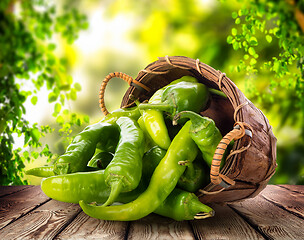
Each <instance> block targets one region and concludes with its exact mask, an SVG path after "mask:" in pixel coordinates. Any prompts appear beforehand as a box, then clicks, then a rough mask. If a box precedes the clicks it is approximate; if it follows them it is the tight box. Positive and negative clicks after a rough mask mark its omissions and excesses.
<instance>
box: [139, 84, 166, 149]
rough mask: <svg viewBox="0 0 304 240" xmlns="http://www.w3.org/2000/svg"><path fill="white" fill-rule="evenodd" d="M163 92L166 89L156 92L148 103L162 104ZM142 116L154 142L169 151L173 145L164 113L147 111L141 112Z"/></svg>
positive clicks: (154, 110)
mask: <svg viewBox="0 0 304 240" xmlns="http://www.w3.org/2000/svg"><path fill="white" fill-rule="evenodd" d="M163 91H164V88H162V89H159V90H158V91H156V92H155V93H154V94H153V96H152V97H151V98H150V99H149V102H148V103H149V104H157V103H160V102H161V95H162V93H163ZM141 115H142V121H143V123H144V126H145V128H146V131H147V132H148V134H149V136H150V137H151V139H152V141H153V142H155V144H156V145H158V146H160V147H161V148H163V149H168V148H169V146H170V144H171V139H170V137H169V134H168V130H167V127H166V124H165V121H164V117H163V112H162V111H159V110H157V109H147V110H144V111H141Z"/></svg>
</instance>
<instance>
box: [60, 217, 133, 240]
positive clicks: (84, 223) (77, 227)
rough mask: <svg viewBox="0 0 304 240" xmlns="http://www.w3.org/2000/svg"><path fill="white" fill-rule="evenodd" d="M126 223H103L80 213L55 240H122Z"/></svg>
mask: <svg viewBox="0 0 304 240" xmlns="http://www.w3.org/2000/svg"><path fill="white" fill-rule="evenodd" d="M127 226H128V223H127V222H117V221H116V222H115V221H103V220H98V219H95V218H92V217H89V216H88V215H86V214H85V213H84V212H81V213H80V214H79V215H78V216H77V217H76V218H75V219H74V220H73V222H71V223H70V224H69V225H68V226H67V227H66V228H65V229H64V230H63V231H62V232H61V233H60V234H59V235H57V237H56V238H55V239H107V240H115V239H124V237H125V235H126V230H127Z"/></svg>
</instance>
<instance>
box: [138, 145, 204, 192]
mask: <svg viewBox="0 0 304 240" xmlns="http://www.w3.org/2000/svg"><path fill="white" fill-rule="evenodd" d="M165 155H166V150H164V149H162V148H160V147H158V146H155V147H153V148H151V149H150V150H149V151H148V152H146V153H145V154H144V157H143V176H145V177H146V178H148V179H150V178H151V176H152V174H153V172H154V170H155V168H156V167H157V165H158V164H159V163H160V161H161V160H162V159H163V158H164V156H165ZM200 158H201V157H200V156H197V158H196V159H195V160H194V161H193V163H189V162H187V163H186V164H185V166H186V170H185V172H184V173H183V174H182V175H181V177H180V178H179V180H178V182H177V187H179V188H181V189H183V190H185V191H188V192H196V191H197V190H198V189H200V188H201V187H202V186H203V183H204V181H205V180H206V176H205V172H204V167H203V164H202V161H201V159H200Z"/></svg>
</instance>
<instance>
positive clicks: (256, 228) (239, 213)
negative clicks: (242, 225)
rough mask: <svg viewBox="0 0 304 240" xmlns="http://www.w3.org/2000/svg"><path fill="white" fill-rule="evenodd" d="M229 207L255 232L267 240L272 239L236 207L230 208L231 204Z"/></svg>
mask: <svg viewBox="0 0 304 240" xmlns="http://www.w3.org/2000/svg"><path fill="white" fill-rule="evenodd" d="M227 206H229V207H230V208H231V209H232V210H233V211H234V212H236V213H237V214H238V215H239V216H240V217H241V218H243V219H244V221H245V222H247V223H248V224H249V225H250V226H251V227H252V228H253V229H254V230H255V231H257V232H258V233H260V234H261V235H262V237H263V238H265V239H267V240H268V239H270V238H269V237H268V236H267V235H266V234H265V233H263V232H262V231H260V229H259V227H258V226H257V225H255V224H254V223H253V222H251V221H250V219H249V218H248V217H247V216H246V215H244V214H242V213H241V212H239V211H238V210H237V209H235V208H234V207H232V206H230V204H227Z"/></svg>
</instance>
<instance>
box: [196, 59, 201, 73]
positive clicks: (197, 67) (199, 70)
mask: <svg viewBox="0 0 304 240" xmlns="http://www.w3.org/2000/svg"><path fill="white" fill-rule="evenodd" d="M195 65H196V69H197V71H198V72H199V73H200V74H201V75H203V73H202V71H201V68H200V60H199V59H196V61H195Z"/></svg>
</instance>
